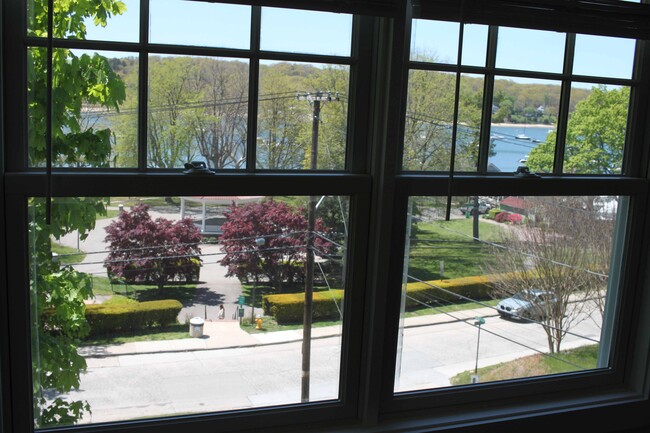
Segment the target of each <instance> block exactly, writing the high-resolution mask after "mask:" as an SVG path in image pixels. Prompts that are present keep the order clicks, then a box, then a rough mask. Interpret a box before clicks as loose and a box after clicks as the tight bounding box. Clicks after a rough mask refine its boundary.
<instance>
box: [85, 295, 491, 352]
mask: <svg viewBox="0 0 650 433" xmlns="http://www.w3.org/2000/svg"><path fill="white" fill-rule="evenodd" d="M496 315H497V312H496V310H494V309H493V308H489V307H484V308H478V309H475V310H464V311H457V312H455V313H449V314H433V315H428V316H419V317H409V318H406V319H404V326H405V327H406V328H414V327H419V326H430V325H436V324H440V323H450V322H458V321H464V320H466V321H471V322H472V323H473V321H474V318H475V317H477V316H481V317H491V316H496ZM188 334H189V325H188ZM340 336H341V326H340V325H336V326H325V327H315V328H312V338H313V339H319V338H329V337H340ZM298 341H302V330H301V329H295V330H290V331H276V332H268V333H263V332H262V333H258V334H249V333H248V332H246V331H244V330H242V329H241V328H240V327H239V322H238V321H236V320H224V321H221V320H220V321H207V322H205V324H204V325H203V336H202V337H198V338H183V339H177V340H160V341H141V342H134V343H123V344H108V345H98V346H83V347H80V348H79V349H78V352H79V354H80V355H82V356H83V357H85V358H105V357H112V356H123V355H143V354H152V353H161V352H165V353H167V352H188V351H196V350H213V349H233V348H241V347H253V346H261V345H270V344H284V343H292V342H298Z"/></svg>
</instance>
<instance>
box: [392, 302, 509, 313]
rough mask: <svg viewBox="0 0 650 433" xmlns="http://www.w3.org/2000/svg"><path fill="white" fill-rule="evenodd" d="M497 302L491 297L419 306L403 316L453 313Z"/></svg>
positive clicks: (493, 304)
mask: <svg viewBox="0 0 650 433" xmlns="http://www.w3.org/2000/svg"><path fill="white" fill-rule="evenodd" d="M498 303H499V301H498V300H495V299H492V300H487V301H483V302H481V303H480V304H479V303H478V302H463V303H460V304H451V305H445V306H441V307H435V308H420V309H417V310H412V311H407V312H406V313H405V314H404V316H405V317H419V316H429V315H431V314H444V313H453V312H456V311H463V310H473V309H476V308H483V307H485V306H486V305H489V306H491V307H494V306H496V305H497V304H498Z"/></svg>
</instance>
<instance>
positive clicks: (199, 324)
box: [190, 317, 205, 337]
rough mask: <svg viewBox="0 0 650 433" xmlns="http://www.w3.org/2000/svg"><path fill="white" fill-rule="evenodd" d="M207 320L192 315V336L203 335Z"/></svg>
mask: <svg viewBox="0 0 650 433" xmlns="http://www.w3.org/2000/svg"><path fill="white" fill-rule="evenodd" d="M204 323H205V320H203V319H202V318H201V317H192V318H191V319H190V337H203V324H204Z"/></svg>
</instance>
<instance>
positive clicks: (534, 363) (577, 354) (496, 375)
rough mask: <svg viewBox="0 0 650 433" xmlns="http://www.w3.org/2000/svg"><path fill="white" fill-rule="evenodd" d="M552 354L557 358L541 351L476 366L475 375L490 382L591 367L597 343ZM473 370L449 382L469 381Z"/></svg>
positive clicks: (593, 364)
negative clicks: (540, 352) (476, 371)
mask: <svg viewBox="0 0 650 433" xmlns="http://www.w3.org/2000/svg"><path fill="white" fill-rule="evenodd" d="M554 356H555V358H558V359H555V358H551V357H548V356H544V355H542V354H537V355H531V356H525V357H523V358H519V359H515V360H514V361H510V362H504V363H501V364H495V365H491V366H488V367H484V368H479V369H478V375H479V377H480V381H481V382H493V381H497V380H508V379H517V378H522V377H534V376H543V375H548V374H558V373H568V372H571V371H579V370H583V369H592V368H596V362H597V361H598V345H597V344H593V345H589V346H584V347H579V348H577V349H571V350H566V351H562V352H560V353H558V354H555V355H554ZM562 360H564V361H567V362H563V361H562ZM572 364H573V365H572ZM577 366H580V367H577ZM473 373H474V370H471V371H465V372H462V373H460V374H458V375H456V376H454V377H452V378H451V379H450V383H451V384H452V385H466V384H469V383H470V375H471V374H473Z"/></svg>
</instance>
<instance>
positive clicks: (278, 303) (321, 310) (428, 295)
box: [263, 273, 510, 325]
mask: <svg viewBox="0 0 650 433" xmlns="http://www.w3.org/2000/svg"><path fill="white" fill-rule="evenodd" d="M508 275H510V274H505V273H504V274H495V275H478V276H474V277H463V278H453V279H449V280H432V281H425V282H422V283H408V284H407V285H406V295H407V297H406V308H407V309H415V308H422V307H424V305H422V303H428V304H430V305H434V304H435V303H432V302H431V301H434V300H435V301H442V302H452V303H453V302H460V301H466V299H465V298H469V299H472V300H477V301H478V300H485V299H490V298H491V297H490V292H491V290H492V288H493V286H492V284H491V282H494V281H495V280H497V279H500V278H508ZM331 293H332V294H333V296H334V299H335V300H336V304H338V306H339V308H342V305H343V303H342V302H341V301H342V300H343V290H332V291H331ZM304 303H305V294H304V293H286V294H278V295H266V296H264V297H263V307H264V314H266V315H267V316H273V317H275V320H276V321H277V322H278V323H279V324H281V325H284V324H287V323H299V322H302V320H303V312H304V305H305V304H304ZM336 304H335V303H334V302H332V295H330V292H315V293H314V298H313V305H314V308H313V312H312V315H313V316H312V317H313V320H337V319H339V317H340V315H339V312H338V309H337V306H336Z"/></svg>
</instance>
